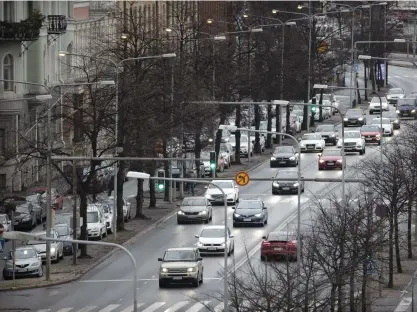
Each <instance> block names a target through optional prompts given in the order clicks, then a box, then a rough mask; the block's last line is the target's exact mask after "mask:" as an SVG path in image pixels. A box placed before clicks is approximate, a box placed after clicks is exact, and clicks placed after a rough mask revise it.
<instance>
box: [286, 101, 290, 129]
mask: <svg viewBox="0 0 417 312" xmlns="http://www.w3.org/2000/svg"><path fill="white" fill-rule="evenodd" d="M290 115H291V111H290V106H289V105H287V106H286V107H285V133H288V134H291V125H290Z"/></svg>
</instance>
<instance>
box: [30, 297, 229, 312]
mask: <svg viewBox="0 0 417 312" xmlns="http://www.w3.org/2000/svg"><path fill="white" fill-rule="evenodd" d="M223 307H224V305H223V302H219V301H217V300H206V301H200V302H196V301H191V300H189V301H179V302H175V303H173V304H168V303H167V302H163V301H160V302H154V303H138V304H137V311H138V312H208V311H212V312H222V311H223ZM36 312H133V305H126V304H109V305H107V306H105V307H99V306H86V307H78V308H76V307H67V308H61V309H59V310H53V309H41V310H37V311H36Z"/></svg>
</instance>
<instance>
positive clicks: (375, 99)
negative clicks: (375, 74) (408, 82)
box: [371, 97, 384, 103]
mask: <svg viewBox="0 0 417 312" xmlns="http://www.w3.org/2000/svg"><path fill="white" fill-rule="evenodd" d="M381 101H382V102H384V99H383V98H382V99H381ZM371 102H372V103H380V101H379V98H377V97H373V98H372V100H371Z"/></svg>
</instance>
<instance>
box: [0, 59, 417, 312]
mask: <svg viewBox="0 0 417 312" xmlns="http://www.w3.org/2000/svg"><path fill="white" fill-rule="evenodd" d="M390 75H392V77H391V81H390V83H391V84H392V85H394V86H401V87H402V88H404V90H405V91H406V92H411V91H414V90H415V89H417V78H414V77H410V78H406V77H405V76H406V75H409V76H412V75H413V71H412V70H410V69H407V68H397V67H394V66H392V67H391V72H390ZM396 76H397V77H396ZM336 93H337V94H339V95H341V96H346V99H345V98H344V97H343V99H345V100H344V101H342V102H343V104H342V105H343V108H341V110H342V111H343V110H344V109H347V108H349V100H348V96H349V90H340V91H337V92H336ZM336 118H337V117H333V118H332V120H330V121H327V122H334V123H337V122H338V120H337V119H336ZM372 118H373V117H372V116H368V117H367V119H368V121H369V120H371V119H372ZM338 127H339V128H340V125H338ZM396 133H398V132H396ZM389 140H391V138H387V141H389ZM288 144H290V143H288ZM378 151H379V147H375V148H369V149H367V152H366V154H365V155H362V156H359V155H349V156H348V157H347V166H348V171H347V173H348V174H349V172H350V171H349V167H352V165H353V164H354V163H355V162H357V161H361V159H364V158H372V157H376V155H377V153H378ZM268 154H269V153H268V152H267V153H265V155H263V156H255V157H254V158H252V160H251V164H249V163H248V162H247V163H244V164H243V165H241V166H242V167H241V168H239V167H238V166H232V168H231V171H230V175H231V176H233V174H234V172H233V173H232V170H233V171H240V170H246V171H249V170H248V168H249V167H252V166H251V165H252V164H253V165H257V167H256V168H255V169H253V170H250V171H249V175H250V177H252V178H261V177H267V178H270V177H271V176H272V175H275V174H276V172H278V170H279V169H277V168H270V167H269V163H268V161H267V160H268V157H269V156H268ZM256 157H258V158H257V159H258V162H257V163H256V164H255V161H256V160H255V159H256ZM300 160H301V161H300V166H301V170H302V174H303V176H304V177H306V178H314V177H320V178H340V176H341V172H338V171H318V170H317V155H316V154H302V155H301V158H300ZM234 167H236V168H234ZM352 187H354V186H352ZM124 190H125V196H127V197H129V196H134V194H135V192H136V185H135V184H134V182H131V181H128V182H126V183H125V186H124ZM131 190H133V192H132V191H131ZM330 192H333V193H334V194H336V196H338V195H337V194H339V195H340V193H341V185H340V183H312V182H310V183H309V182H307V183H306V190H305V193H304V194H303V195H302V196H301V204H302V207H301V213H302V214H301V219H302V223H304V222H306V223H307V222H308V220H309V218H310V213H309V209H311V205H309V204H310V203H311V201H312V199H313V198H321V197H324V196H326V195H327V194H329V193H330ZM240 196H241V198H242V199H243V198H248V197H255V196H256V197H261V198H262V199H263V200H264V202H265V204H266V205H267V206H268V210H269V222H268V225H266V226H265V227H264V228H232V227H230V229H231V232H232V234H233V235H234V236H235V253H234V255H233V256H232V257H230V258H229V261H233V263H234V265H233V266H231V267H230V269H229V270H230V272H233V271H235V270H238V269H239V268H243V267H245V266H246V265H247V264H248V262H249V261H250V263H251V264H253V265H254V266H255V267H258V268H259V267H260V266H262V265H264V264H261V262H260V261H259V258H260V256H259V243H260V241H261V237H262V236H263V235H265V234H267V233H268V232H271V231H273V230H276V229H288V228H290V227H292V226H294V225H295V221H296V215H297V196H292V195H279V196H273V195H271V191H270V182H267V181H252V182H250V183H249V184H248V185H247V186H244V187H240ZM159 205H162V202H159V203H158V206H159ZM309 207H310V208H309ZM157 209H158V210H157ZM157 209H147V210H146V209H145V211H144V212H145V214H146V215H149V216H151V214H152V213H155V214H157V213H158V212H159V211H162V210H159V209H164V211H163V212H161V214H158V216H160V217H158V216H155V217H154V218H153V219H152V220H150V221H149V222H150V223H147V224H143V228H146V230H145V231H144V232H142V234H140V236H132V237H134V238H133V239H132V240H131V241H130V242H129V244H128V245H127V248H128V249H129V250H130V251H131V252H132V254H133V256H134V257H135V259H136V263H137V268H136V272H137V274H138V280H137V287H136V289H134V288H133V287H132V269H133V268H132V265H131V263H130V261H129V259H128V258H127V257H126V256H125V255H124V254H123V253H121V252H116V253H112V254H111V255H110V256H108V257H107V258H106V259H104V260H103V261H102V262H101V263H100V264H99V265H97V266H95V267H94V268H92V269H91V270H89V271H88V272H87V273H86V274H84V275H83V276H82V277H81V278H80V279H79V280H77V281H74V282H71V283H67V284H62V285H55V286H52V287H47V288H37V289H26V290H15V291H6V292H2V293H1V296H2V298H7V299H5V300H2V301H1V302H2V304H1V306H2V307H1V308H0V311H1V310H2V309H3V310H5V311H14V310H18V309H20V310H26V311H36V312H98V311H100V312H131V311H133V307H132V303H133V302H132V292H136V293H137V297H138V303H137V305H138V307H139V309H138V311H141V312H164V311H165V312H174V311H176V312H184V311H186V312H203V311H206V308H205V306H211V307H213V308H218V309H219V310H217V311H221V306H222V304H221V302H220V301H218V299H216V298H218V293H219V292H220V293H221V289H222V287H223V280H222V278H221V276H222V274H221V272H222V269H223V258H222V257H207V258H204V284H202V285H201V286H200V287H199V288H198V289H196V288H189V287H178V288H168V289H159V287H158V269H159V263H158V261H157V258H158V257H161V256H162V255H163V253H164V251H165V250H166V249H167V248H170V247H180V246H195V244H196V239H195V238H194V235H196V234H199V233H200V231H201V230H202V229H203V228H204V225H201V224H191V225H177V223H176V220H175V218H173V216H174V215H175V207H173V208H170V207H161V208H157ZM232 213H233V210H232V208H231V207H229V208H228V210H227V219H224V210H223V207H222V206H220V207H216V206H215V207H213V224H218V225H225V223H227V224H230V222H231V218H232ZM162 215H163V216H162ZM152 216H153V215H152ZM158 218H159V219H158ZM157 220H158V221H157ZM136 221H138V222H139V220H132V221H130V222H129V223H128V225H127V226H129V227H130V226H131V229H132V231H134V232H137V231H138V230H140V229H139V228H138V227H139V225H138V223H135V222H136ZM155 222H157V223H156V224H155ZM91 250H92V249H91ZM400 301H401V298H400V297H399V298H398V303H399V302H400ZM392 306H395V303H392Z"/></svg>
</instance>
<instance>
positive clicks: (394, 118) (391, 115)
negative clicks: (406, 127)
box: [382, 111, 401, 129]
mask: <svg viewBox="0 0 417 312" xmlns="http://www.w3.org/2000/svg"><path fill="white" fill-rule="evenodd" d="M382 117H383V118H388V119H389V121H391V123H392V126H393V127H394V129H400V127H401V123H400V118H399V117H398V113H397V112H396V111H388V112H382Z"/></svg>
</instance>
